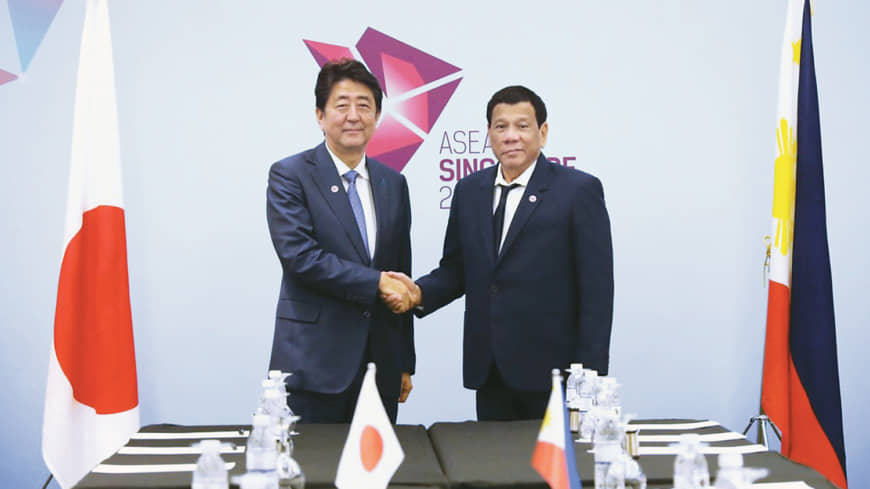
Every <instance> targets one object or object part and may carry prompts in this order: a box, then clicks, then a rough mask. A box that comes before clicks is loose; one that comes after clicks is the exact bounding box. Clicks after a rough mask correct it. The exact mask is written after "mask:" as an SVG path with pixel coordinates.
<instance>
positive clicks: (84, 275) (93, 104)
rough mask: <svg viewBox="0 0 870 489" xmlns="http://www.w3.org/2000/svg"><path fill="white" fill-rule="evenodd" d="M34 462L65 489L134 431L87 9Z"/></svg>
mask: <svg viewBox="0 0 870 489" xmlns="http://www.w3.org/2000/svg"><path fill="white" fill-rule="evenodd" d="M73 117H74V120H73V138H72V155H71V164H70V177H69V195H68V200H67V208H66V222H65V227H64V252H63V260H62V262H61V268H60V278H59V281H58V287H57V308H56V310H55V318H54V341H53V342H52V345H51V353H50V355H49V366H48V381H47V386H46V391H45V417H44V420H43V428H42V457H43V459H44V460H45V464H46V465H47V466H48V468H49V470H50V471H51V473H52V474H53V475H54V477H55V478H56V479H57V481H58V483H59V484H60V486H61V487H62V488H64V489H66V488H69V487H72V486H73V485H75V484H76V483H77V482H78V481H79V480H80V479H81V478H82V477H84V476H85V475H86V474H87V473H88V472H89V471H90V470H91V469H92V468H93V467H94V466H96V465H97V464H98V463H100V461H101V460H103V459H104V458H106V457H108V456H109V455H111V454H112V453H114V452H115V451H117V450H118V448H119V447H121V446H123V445H124V443H126V442H127V440H128V439H129V438H130V435H131V434H132V433H135V432H136V430H138V429H139V396H138V393H137V387H136V358H135V351H134V348H133V326H132V320H131V313H130V291H129V283H128V278H127V241H126V232H125V225H124V209H123V204H122V201H121V168H120V149H119V143H118V116H117V109H116V104H115V79H114V74H113V68H112V45H111V35H110V32H109V11H108V8H107V6H106V0H88V2H87V11H86V13H85V21H84V30H83V33H82V44H81V56H80V60H79V71H78V81H77V88H76V101H75V109H74V115H73Z"/></svg>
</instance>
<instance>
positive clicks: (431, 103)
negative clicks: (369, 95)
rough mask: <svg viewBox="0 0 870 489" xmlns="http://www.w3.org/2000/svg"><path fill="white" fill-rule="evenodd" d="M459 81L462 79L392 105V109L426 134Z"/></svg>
mask: <svg viewBox="0 0 870 489" xmlns="http://www.w3.org/2000/svg"><path fill="white" fill-rule="evenodd" d="M461 81H462V78H458V79H456V80H454V81H452V82H450V83H446V84H444V85H441V86H440V87H438V88H433V89H432V90H429V91H428V92H424V93H421V94H420V95H417V96H416V97H412V98H409V99H408V100H405V101H403V102H400V103H397V104H394V105H393V108H394V110H396V111H397V112H398V113H400V114H402V115H403V116H405V117H406V118H408V120H409V121H411V122H413V123H414V124H415V125H416V126H417V127H419V128H420V129H422V130H424V131H426V133H427V134H428V133H429V131H431V130H432V126H434V125H435V121H437V120H438V117H439V116H440V115H441V112H442V111H443V110H444V107H445V106H447V102H449V101H450V97H451V96H453V92H454V91H456V87H458V86H459V82H461Z"/></svg>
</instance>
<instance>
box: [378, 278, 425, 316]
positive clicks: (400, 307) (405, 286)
mask: <svg viewBox="0 0 870 489" xmlns="http://www.w3.org/2000/svg"><path fill="white" fill-rule="evenodd" d="M378 295H380V297H381V300H382V301H383V302H384V304H386V305H387V307H389V308H390V310H391V311H393V312H394V313H396V314H403V313H406V312H408V311H410V310H411V308H414V307H417V306H419V305H420V304H422V302H423V291H421V290H420V287H419V286H418V285H417V284H415V283H414V281H413V280H411V277H409V276H407V275H405V274H404V273H401V272H381V279H380V281H379V282H378Z"/></svg>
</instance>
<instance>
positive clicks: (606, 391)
mask: <svg viewBox="0 0 870 489" xmlns="http://www.w3.org/2000/svg"><path fill="white" fill-rule="evenodd" d="M598 383H599V389H598V393H597V396H596V399H597V404H598V406H599V407H601V408H603V409H605V410H607V411H610V412H612V413H613V414H615V415H616V416H617V417H619V416H621V415H622V406H621V403H622V401H621V400H620V396H619V387H620V385H619V384H618V383H617V382H616V378H614V377H599V378H598Z"/></svg>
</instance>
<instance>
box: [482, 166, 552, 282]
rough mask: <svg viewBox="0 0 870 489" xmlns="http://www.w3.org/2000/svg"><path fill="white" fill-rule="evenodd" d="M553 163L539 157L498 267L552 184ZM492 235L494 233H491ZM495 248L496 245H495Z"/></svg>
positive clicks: (497, 261)
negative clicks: (551, 169)
mask: <svg viewBox="0 0 870 489" xmlns="http://www.w3.org/2000/svg"><path fill="white" fill-rule="evenodd" d="M550 165H551V163H550V162H549V161H547V159H546V158H545V157H544V154H543V153H541V155H540V156H538V162H537V166H535V171H534V173H532V178H530V179H529V185H528V186H527V187H526V191H525V192H524V193H523V196H522V198H521V199H520V205H519V206H517V211H516V213H515V214H514V218H513V220H511V223H510V227H509V228H508V231H507V236H505V238H504V244H502V245H501V251H500V252H499V254H498V259H497V260H496V265H498V264H499V263H500V262H501V260H502V257H504V255H505V254H506V253H507V252H508V251H509V250H510V247H511V245H512V244H513V243H514V241H516V239H517V236H519V234H520V233H521V232H522V230H523V227H524V226H525V225H526V222H528V220H529V218H530V217H531V216H532V214H534V212H535V210H536V209H537V208H538V206H540V205H541V201H542V200H543V199H544V193H545V192H546V191H547V187H548V186H549V184H550V179H551V178H552V172H551V171H550ZM490 234H492V231H490ZM493 246H495V245H493Z"/></svg>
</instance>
